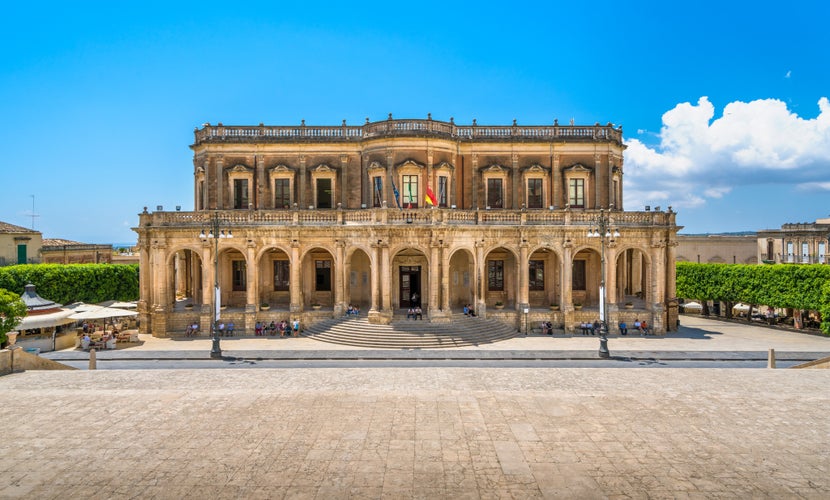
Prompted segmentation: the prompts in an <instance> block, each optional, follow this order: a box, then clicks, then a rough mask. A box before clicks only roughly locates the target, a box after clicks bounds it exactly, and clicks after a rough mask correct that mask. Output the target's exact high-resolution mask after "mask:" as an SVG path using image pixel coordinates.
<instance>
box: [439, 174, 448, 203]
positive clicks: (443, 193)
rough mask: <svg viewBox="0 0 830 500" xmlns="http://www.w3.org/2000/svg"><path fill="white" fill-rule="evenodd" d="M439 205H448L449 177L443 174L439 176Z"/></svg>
mask: <svg viewBox="0 0 830 500" xmlns="http://www.w3.org/2000/svg"><path fill="white" fill-rule="evenodd" d="M438 206H439V207H446V206H447V178H446V177H445V176H443V175H441V176H439V177H438Z"/></svg>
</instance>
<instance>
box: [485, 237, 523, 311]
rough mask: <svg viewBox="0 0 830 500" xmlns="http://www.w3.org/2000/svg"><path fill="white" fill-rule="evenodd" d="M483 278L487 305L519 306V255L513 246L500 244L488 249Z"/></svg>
mask: <svg viewBox="0 0 830 500" xmlns="http://www.w3.org/2000/svg"><path fill="white" fill-rule="evenodd" d="M482 265H483V271H482V276H481V279H482V281H483V283H482V285H483V286H482V288H483V289H484V297H483V300H484V301H485V303H486V304H487V307H488V308H490V307H494V308H498V305H497V303H501V304H503V306H504V307H506V308H511V309H515V308H516V307H518V305H517V299H518V291H519V257H518V255H516V252H515V251H514V250H513V249H512V248H508V247H506V246H498V247H495V248H492V249H490V250H488V251H487V252H486V253H485V256H484V262H483V263H482Z"/></svg>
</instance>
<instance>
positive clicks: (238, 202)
mask: <svg viewBox="0 0 830 500" xmlns="http://www.w3.org/2000/svg"><path fill="white" fill-rule="evenodd" d="M248 203H249V199H248V179H234V180H233V208H248Z"/></svg>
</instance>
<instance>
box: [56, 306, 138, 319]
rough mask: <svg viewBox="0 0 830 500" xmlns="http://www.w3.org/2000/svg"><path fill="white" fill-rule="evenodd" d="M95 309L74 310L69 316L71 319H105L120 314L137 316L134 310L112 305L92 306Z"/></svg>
mask: <svg viewBox="0 0 830 500" xmlns="http://www.w3.org/2000/svg"><path fill="white" fill-rule="evenodd" d="M93 307H95V309H88V310H86V311H81V312H76V313H75V314H73V315H72V316H70V318H72V319H106V318H119V317H122V316H138V313H137V312H135V311H126V310H124V309H116V308H114V307H104V306H93Z"/></svg>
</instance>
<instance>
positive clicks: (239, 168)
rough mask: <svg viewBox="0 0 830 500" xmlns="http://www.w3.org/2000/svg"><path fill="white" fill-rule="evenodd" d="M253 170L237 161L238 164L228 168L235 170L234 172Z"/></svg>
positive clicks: (231, 170) (230, 170) (229, 170)
mask: <svg viewBox="0 0 830 500" xmlns="http://www.w3.org/2000/svg"><path fill="white" fill-rule="evenodd" d="M253 171H254V169H253V168H251V167H248V166H245V165H243V164H241V163H237V164H236V165H234V166H232V167H231V168H229V169H228V172H233V173H248V172H253Z"/></svg>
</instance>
